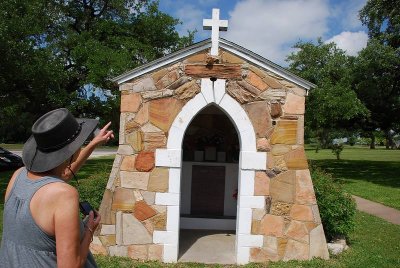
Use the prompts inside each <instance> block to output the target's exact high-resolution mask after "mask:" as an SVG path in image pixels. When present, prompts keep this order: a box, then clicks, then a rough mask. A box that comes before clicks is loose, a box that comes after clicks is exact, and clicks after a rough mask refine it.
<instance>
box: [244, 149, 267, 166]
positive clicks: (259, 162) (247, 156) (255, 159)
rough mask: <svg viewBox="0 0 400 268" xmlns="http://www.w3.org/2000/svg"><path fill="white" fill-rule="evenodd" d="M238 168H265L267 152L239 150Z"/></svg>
mask: <svg viewBox="0 0 400 268" xmlns="http://www.w3.org/2000/svg"><path fill="white" fill-rule="evenodd" d="M240 164H241V166H240V168H241V169H251V170H265V169H266V168H267V154H266V153H265V152H248V151H241V152H240Z"/></svg>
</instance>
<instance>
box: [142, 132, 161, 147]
mask: <svg viewBox="0 0 400 268" xmlns="http://www.w3.org/2000/svg"><path fill="white" fill-rule="evenodd" d="M143 142H144V149H145V150H146V151H155V150H156V149H158V148H165V147H166V146H167V137H165V134H164V132H148V133H146V132H145V133H143Z"/></svg>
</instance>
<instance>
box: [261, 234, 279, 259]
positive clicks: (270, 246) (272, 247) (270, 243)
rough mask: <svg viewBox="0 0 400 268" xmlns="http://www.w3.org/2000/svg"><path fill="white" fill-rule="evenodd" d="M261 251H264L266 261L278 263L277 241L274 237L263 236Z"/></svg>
mask: <svg viewBox="0 0 400 268" xmlns="http://www.w3.org/2000/svg"><path fill="white" fill-rule="evenodd" d="M263 249H264V250H265V252H266V254H267V256H268V259H269V260H271V261H278V260H279V255H278V239H277V238H276V237H274V236H264V245H263Z"/></svg>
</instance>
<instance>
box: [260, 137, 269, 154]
mask: <svg viewBox="0 0 400 268" xmlns="http://www.w3.org/2000/svg"><path fill="white" fill-rule="evenodd" d="M270 150H271V144H269V140H268V139H266V138H260V139H257V151H259V152H269V151H270Z"/></svg>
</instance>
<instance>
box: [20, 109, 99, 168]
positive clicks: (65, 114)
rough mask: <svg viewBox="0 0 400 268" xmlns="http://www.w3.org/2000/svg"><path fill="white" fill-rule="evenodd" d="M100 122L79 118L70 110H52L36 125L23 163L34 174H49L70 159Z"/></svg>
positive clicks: (25, 151)
mask: <svg viewBox="0 0 400 268" xmlns="http://www.w3.org/2000/svg"><path fill="white" fill-rule="evenodd" d="M97 124H98V120H96V119H86V118H82V119H80V118H78V119H76V118H75V117H74V116H73V115H72V114H71V113H70V112H69V111H68V110H67V109H65V108H61V109H56V110H53V111H50V112H48V113H46V114H45V115H43V116H42V117H40V118H39V119H38V120H37V121H36V122H35V123H34V124H33V126H32V136H31V137H30V138H29V139H28V140H27V142H26V143H25V144H24V148H23V150H22V161H23V162H24V164H25V167H26V168H27V169H28V170H30V171H33V172H45V171H48V170H51V169H53V168H55V167H57V166H58V165H60V164H62V163H63V162H64V161H65V160H67V159H68V158H70V157H71V156H72V155H73V154H74V153H75V152H76V151H77V150H78V149H79V148H80V147H81V146H82V144H83V143H84V142H85V141H86V139H87V138H88V137H89V136H90V135H91V134H92V133H93V131H94V130H95V129H96V127H97Z"/></svg>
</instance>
